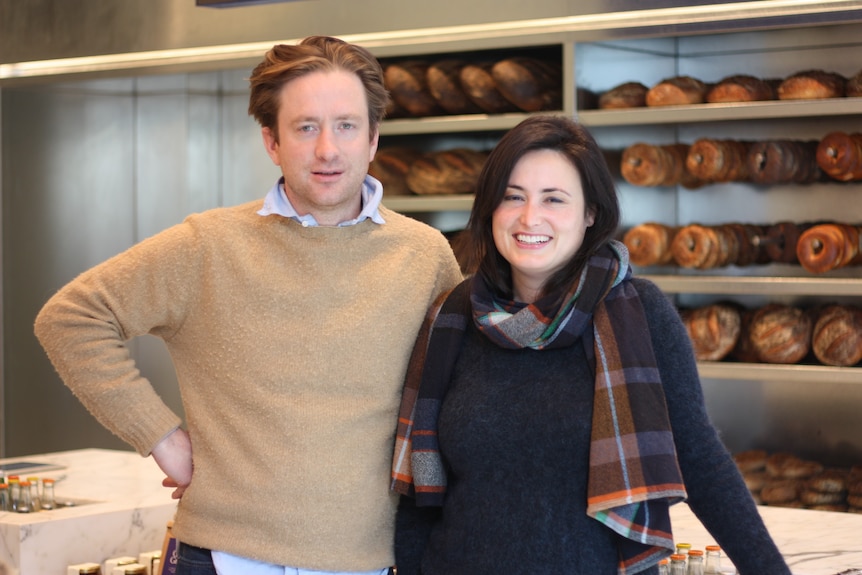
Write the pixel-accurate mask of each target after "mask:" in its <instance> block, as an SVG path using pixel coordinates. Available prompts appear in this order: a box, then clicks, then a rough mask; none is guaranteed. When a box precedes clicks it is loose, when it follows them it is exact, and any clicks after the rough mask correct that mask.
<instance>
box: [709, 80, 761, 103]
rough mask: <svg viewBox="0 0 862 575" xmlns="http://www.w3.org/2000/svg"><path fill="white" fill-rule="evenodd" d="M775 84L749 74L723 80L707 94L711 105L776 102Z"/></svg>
mask: <svg viewBox="0 0 862 575" xmlns="http://www.w3.org/2000/svg"><path fill="white" fill-rule="evenodd" d="M775 98H776V94H775V87H774V86H773V83H771V82H769V81H767V80H762V79H760V78H757V77H755V76H750V75H747V74H736V75H733V76H727V77H726V78H722V79H721V80H719V81H718V83H717V84H715V85H714V86H713V87H712V88H711V89H710V90H709V92H707V94H706V98H705V100H706V101H707V102H708V103H710V104H717V103H724V102H757V101H762V100H775Z"/></svg>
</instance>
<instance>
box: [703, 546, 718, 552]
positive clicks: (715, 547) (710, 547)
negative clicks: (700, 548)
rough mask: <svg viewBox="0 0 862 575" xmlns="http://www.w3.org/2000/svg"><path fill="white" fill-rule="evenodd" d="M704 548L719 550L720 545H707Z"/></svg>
mask: <svg viewBox="0 0 862 575" xmlns="http://www.w3.org/2000/svg"><path fill="white" fill-rule="evenodd" d="M706 550H707V551H721V547H719V546H718V545H707V546H706Z"/></svg>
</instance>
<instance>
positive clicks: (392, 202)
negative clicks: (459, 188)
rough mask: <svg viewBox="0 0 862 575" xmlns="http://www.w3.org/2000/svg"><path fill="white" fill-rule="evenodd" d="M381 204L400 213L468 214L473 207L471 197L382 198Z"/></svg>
mask: <svg viewBox="0 0 862 575" xmlns="http://www.w3.org/2000/svg"><path fill="white" fill-rule="evenodd" d="M383 204H384V205H385V206H386V207H387V208H389V209H390V210H395V211H396V212H402V213H415V212H462V211H463V212H469V211H470V209H471V208H472V207H473V195H472V194H470V195H454V194H453V195H447V196H388V197H386V196H384V198H383Z"/></svg>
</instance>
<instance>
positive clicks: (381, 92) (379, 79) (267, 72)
mask: <svg viewBox="0 0 862 575" xmlns="http://www.w3.org/2000/svg"><path fill="white" fill-rule="evenodd" d="M334 70H345V71H347V72H352V73H354V74H356V75H357V76H358V77H359V80H360V81H361V82H362V85H363V86H364V88H365V94H366V99H367V100H368V120H369V123H370V124H369V126H370V132H371V136H372V137H373V136H374V134H375V133H376V128H377V126H378V125H379V124H380V121H381V120H382V119H383V116H384V114H385V112H386V107H387V106H388V104H389V93H388V92H387V91H386V88H385V87H384V85H383V69H382V68H381V66H380V63H379V62H378V61H377V59H376V58H375V57H374V56H373V55H372V54H371V52H369V51H368V50H366V49H365V48H362V47H361V46H357V45H355V44H350V43H347V42H345V41H343V40H340V39H338V38H332V37H329V36H309V37H308V38H306V39H304V40H302V41H301V42H300V43H299V44H296V45H294V46H291V45H288V44H277V45H275V46H273V47H272V48H271V49H270V50H269V51H268V52H267V53H266V55H265V56H264V59H263V61H262V62H261V63H260V64H258V65H257V66H256V67H255V68H254V70H253V71H252V73H251V78H249V83H250V85H251V95H250V96H249V104H248V113H249V115H251V116H254V119H255V120H257V122H258V123H259V124H260V125H261V127H263V128H269V129H270V130H271V131H272V133H273V134H274V135H275V137H276V138H277V137H278V111H279V107H280V105H281V89H282V88H283V87H284V85H285V84H286V83H288V82H290V81H291V80H295V79H296V78H299V77H301V76H304V75H305V74H309V73H311V72H319V71H327V72H328V71H334Z"/></svg>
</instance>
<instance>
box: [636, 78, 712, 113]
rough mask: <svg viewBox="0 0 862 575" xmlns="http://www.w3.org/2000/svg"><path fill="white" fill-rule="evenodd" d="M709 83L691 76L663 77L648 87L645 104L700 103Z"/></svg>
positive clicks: (675, 104) (708, 87)
mask: <svg viewBox="0 0 862 575" xmlns="http://www.w3.org/2000/svg"><path fill="white" fill-rule="evenodd" d="M709 89H710V85H709V84H706V83H705V82H702V81H701V80H698V79H697V78H692V77H691V76H674V77H672V78H665V79H664V80H662V81H661V82H659V83H658V84H656V85H655V86H653V87H652V88H650V89H649V91H647V94H646V105H647V106H680V105H687V104H702V103H703V102H704V101H705V100H704V99H705V98H706V93H707V92H708V91H709Z"/></svg>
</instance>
